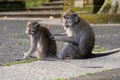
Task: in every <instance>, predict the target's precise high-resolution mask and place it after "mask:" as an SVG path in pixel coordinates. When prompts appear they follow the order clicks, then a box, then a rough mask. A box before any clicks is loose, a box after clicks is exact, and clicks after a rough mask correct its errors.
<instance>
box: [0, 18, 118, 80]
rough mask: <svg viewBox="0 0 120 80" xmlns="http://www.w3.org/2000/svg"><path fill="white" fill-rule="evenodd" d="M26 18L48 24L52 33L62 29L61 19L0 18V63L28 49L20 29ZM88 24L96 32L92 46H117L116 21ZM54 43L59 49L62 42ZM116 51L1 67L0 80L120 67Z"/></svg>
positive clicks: (50, 79) (42, 79)
mask: <svg viewBox="0 0 120 80" xmlns="http://www.w3.org/2000/svg"><path fill="white" fill-rule="evenodd" d="M28 20H38V21H39V22H40V23H44V24H46V23H47V24H49V25H48V28H49V29H50V30H51V32H52V33H58V32H59V33H60V32H63V28H62V26H61V22H60V20H58V19H57V20H54V19H53V20H48V19H42V18H41V19H39V18H37V19H34V18H31V19H28V18H27V19H23V18H19V19H17V18H16V19H6V18H4V19H0V63H1V64H2V63H3V64H4V63H6V62H13V61H14V60H15V59H16V58H20V57H22V54H23V53H24V52H25V51H26V50H27V49H28V47H29V42H28V41H29V40H28V37H27V36H26V35H25V32H24V31H25V25H26V22H27V21H28ZM53 24H54V25H53ZM92 27H93V29H94V31H95V34H96V45H100V46H103V47H105V48H107V49H113V48H119V47H120V25H119V24H115V25H114V24H108V25H92ZM58 45H59V46H58V48H59V49H61V47H62V46H63V43H62V42H59V43H58ZM119 54H120V53H119V52H118V53H115V54H112V55H109V56H105V57H99V58H92V59H84V60H63V61H60V60H56V61H36V62H32V63H28V64H19V65H13V66H1V67H0V80H55V79H56V78H60V77H63V78H69V77H75V76H79V75H83V74H87V73H94V72H100V71H103V70H109V69H114V68H120V55H119ZM21 76H22V77H21ZM75 80H77V79H75ZM80 80H81V79H80ZM92 80H93V79H92ZM116 80H119V79H116Z"/></svg>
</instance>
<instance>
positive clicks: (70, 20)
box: [63, 13, 80, 29]
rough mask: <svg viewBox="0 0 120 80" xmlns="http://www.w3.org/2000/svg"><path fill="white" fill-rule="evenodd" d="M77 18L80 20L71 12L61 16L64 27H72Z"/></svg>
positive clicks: (77, 20)
mask: <svg viewBox="0 0 120 80" xmlns="http://www.w3.org/2000/svg"><path fill="white" fill-rule="evenodd" d="M79 20H80V18H79V16H78V15H77V14H76V13H73V14H72V15H65V16H63V26H64V29H67V28H69V27H72V26H73V25H74V24H77V23H78V22H79Z"/></svg>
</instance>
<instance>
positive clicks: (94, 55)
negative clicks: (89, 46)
mask: <svg viewBox="0 0 120 80" xmlns="http://www.w3.org/2000/svg"><path fill="white" fill-rule="evenodd" d="M117 52H120V48H116V49H112V50H108V51H105V52H95V53H92V55H91V56H90V58H94V57H102V56H107V55H111V54H114V53H117Z"/></svg>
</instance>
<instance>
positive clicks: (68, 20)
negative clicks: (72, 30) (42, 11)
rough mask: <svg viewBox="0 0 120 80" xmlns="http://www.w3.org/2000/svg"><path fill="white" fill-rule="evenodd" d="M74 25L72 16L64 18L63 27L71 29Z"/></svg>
mask: <svg viewBox="0 0 120 80" xmlns="http://www.w3.org/2000/svg"><path fill="white" fill-rule="evenodd" d="M72 25H73V22H72V18H71V16H64V17H63V26H64V29H66V28H68V27H71V26H72Z"/></svg>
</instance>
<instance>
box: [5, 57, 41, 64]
mask: <svg viewBox="0 0 120 80" xmlns="http://www.w3.org/2000/svg"><path fill="white" fill-rule="evenodd" d="M37 60H39V59H36V58H34V59H33V58H32V59H27V60H23V61H15V62H8V63H5V64H4V66H11V65H15V64H23V63H30V62H33V61H37Z"/></svg>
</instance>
